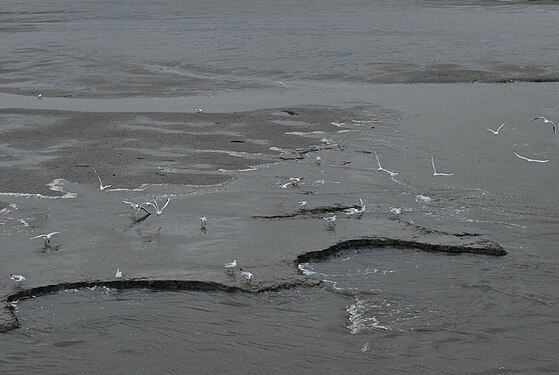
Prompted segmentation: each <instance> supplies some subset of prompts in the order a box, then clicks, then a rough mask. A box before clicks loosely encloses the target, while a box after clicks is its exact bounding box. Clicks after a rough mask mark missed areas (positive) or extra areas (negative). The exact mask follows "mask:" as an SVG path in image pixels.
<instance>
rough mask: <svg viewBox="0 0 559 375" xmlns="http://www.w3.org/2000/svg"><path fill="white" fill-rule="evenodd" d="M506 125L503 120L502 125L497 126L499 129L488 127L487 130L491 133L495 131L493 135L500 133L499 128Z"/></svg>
mask: <svg viewBox="0 0 559 375" xmlns="http://www.w3.org/2000/svg"><path fill="white" fill-rule="evenodd" d="M504 125H505V123H504V122H503V123H502V124H501V126H499V127H498V128H497V130H493V129H489V128H487V130H489V131H490V132H491V133H493V135H499V130H501V128H502V127H503V126H504Z"/></svg>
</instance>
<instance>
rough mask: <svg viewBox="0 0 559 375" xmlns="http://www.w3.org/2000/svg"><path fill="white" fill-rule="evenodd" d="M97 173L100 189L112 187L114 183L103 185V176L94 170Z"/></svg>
mask: <svg viewBox="0 0 559 375" xmlns="http://www.w3.org/2000/svg"><path fill="white" fill-rule="evenodd" d="M94 172H95V175H96V176H97V179H98V180H99V190H101V191H103V190H105V189H108V188H110V187H111V186H113V185H103V182H101V177H99V174H98V173H97V171H94Z"/></svg>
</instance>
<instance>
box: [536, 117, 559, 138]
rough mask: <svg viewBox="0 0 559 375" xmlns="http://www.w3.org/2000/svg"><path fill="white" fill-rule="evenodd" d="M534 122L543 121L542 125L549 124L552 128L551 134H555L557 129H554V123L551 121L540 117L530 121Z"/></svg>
mask: <svg viewBox="0 0 559 375" xmlns="http://www.w3.org/2000/svg"><path fill="white" fill-rule="evenodd" d="M535 120H543V123H544V124H551V126H553V134H557V129H555V123H554V122H553V121H551V120H548V119H546V118H545V117H543V116H542V117H536V118H533V119H532V121H535Z"/></svg>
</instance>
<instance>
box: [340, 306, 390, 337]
mask: <svg viewBox="0 0 559 375" xmlns="http://www.w3.org/2000/svg"><path fill="white" fill-rule="evenodd" d="M374 308H375V304H374V303H373V302H372V301H370V300H367V299H362V298H359V297H356V298H355V303H353V304H351V305H349V306H348V307H347V308H346V311H347V312H348V314H349V322H350V324H349V325H348V326H347V328H348V329H349V332H350V333H351V334H352V335H355V334H359V333H361V332H363V331H368V330H375V329H379V330H383V331H391V330H392V329H390V328H389V327H387V326H384V325H381V324H380V323H379V321H378V319H377V318H376V317H375V316H372V315H371V313H372V311H373V310H374Z"/></svg>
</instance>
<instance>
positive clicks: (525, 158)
mask: <svg viewBox="0 0 559 375" xmlns="http://www.w3.org/2000/svg"><path fill="white" fill-rule="evenodd" d="M513 153H514V154H515V155H516V156H517V157H519V158H520V159H523V160H527V161H530V159H528V158H527V157H524V156H521V155H518V154H517V153H516V152H514V151H513Z"/></svg>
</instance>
